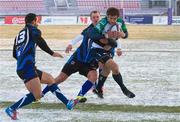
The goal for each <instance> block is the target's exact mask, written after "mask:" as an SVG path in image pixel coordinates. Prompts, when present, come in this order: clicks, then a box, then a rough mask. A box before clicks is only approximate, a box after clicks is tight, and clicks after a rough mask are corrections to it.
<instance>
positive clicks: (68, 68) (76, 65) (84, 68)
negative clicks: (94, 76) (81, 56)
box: [61, 59, 93, 77]
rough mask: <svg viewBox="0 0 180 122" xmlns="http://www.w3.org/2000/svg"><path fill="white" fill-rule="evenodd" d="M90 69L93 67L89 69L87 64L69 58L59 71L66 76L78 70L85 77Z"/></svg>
mask: <svg viewBox="0 0 180 122" xmlns="http://www.w3.org/2000/svg"><path fill="white" fill-rule="evenodd" d="M91 70H93V69H91V68H90V67H89V66H88V65H87V64H85V63H82V62H80V61H77V60H75V59H71V60H69V61H68V62H67V63H66V64H65V65H64V67H63V69H62V71H61V72H63V73H65V74H66V75H68V76H70V75H71V74H74V73H76V72H79V74H81V75H83V76H85V77H87V74H88V73H89V71H91Z"/></svg>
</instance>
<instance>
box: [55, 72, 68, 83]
mask: <svg viewBox="0 0 180 122" xmlns="http://www.w3.org/2000/svg"><path fill="white" fill-rule="evenodd" d="M68 77H69V76H68V75H66V74H65V73H63V72H61V73H60V74H59V75H58V76H57V77H56V78H55V82H56V84H60V83H62V82H63V81H65V80H66V79H67V78H68Z"/></svg>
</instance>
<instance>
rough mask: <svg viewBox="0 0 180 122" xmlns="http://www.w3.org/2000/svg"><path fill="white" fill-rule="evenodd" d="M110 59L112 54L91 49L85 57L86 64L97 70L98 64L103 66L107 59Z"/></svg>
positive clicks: (98, 49)
mask: <svg viewBox="0 0 180 122" xmlns="http://www.w3.org/2000/svg"><path fill="white" fill-rule="evenodd" d="M112 57H113V56H112V52H110V51H106V50H104V49H101V48H92V49H90V51H89V53H88V55H87V58H86V62H87V63H88V64H89V65H90V67H91V68H92V69H97V68H98V67H99V66H98V63H99V62H101V63H103V64H105V63H106V62H107V61H108V60H109V59H112Z"/></svg>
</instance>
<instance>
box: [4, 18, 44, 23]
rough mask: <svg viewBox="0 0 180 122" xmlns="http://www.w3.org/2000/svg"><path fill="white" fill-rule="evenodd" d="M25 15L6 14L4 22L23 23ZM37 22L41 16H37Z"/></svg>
mask: <svg viewBox="0 0 180 122" xmlns="http://www.w3.org/2000/svg"><path fill="white" fill-rule="evenodd" d="M24 19H25V16H6V17H5V24H24V23H25V20H24ZM37 19H38V23H40V22H41V16H37Z"/></svg>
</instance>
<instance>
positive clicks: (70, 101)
mask: <svg viewBox="0 0 180 122" xmlns="http://www.w3.org/2000/svg"><path fill="white" fill-rule="evenodd" d="M78 103H79V100H78V99H75V100H69V101H68V103H67V105H66V108H67V109H68V110H72V109H73V108H74V107H75V106H76V104H78Z"/></svg>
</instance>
